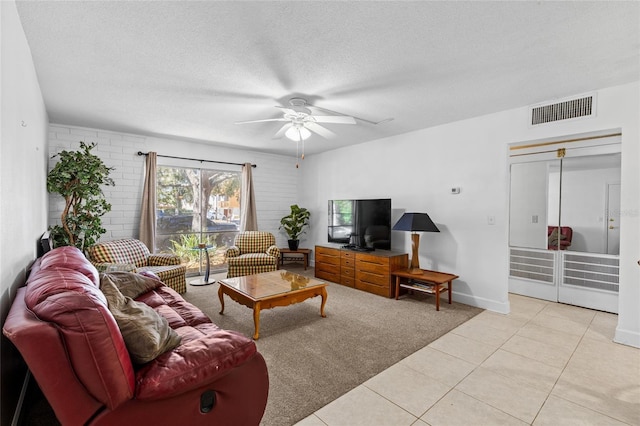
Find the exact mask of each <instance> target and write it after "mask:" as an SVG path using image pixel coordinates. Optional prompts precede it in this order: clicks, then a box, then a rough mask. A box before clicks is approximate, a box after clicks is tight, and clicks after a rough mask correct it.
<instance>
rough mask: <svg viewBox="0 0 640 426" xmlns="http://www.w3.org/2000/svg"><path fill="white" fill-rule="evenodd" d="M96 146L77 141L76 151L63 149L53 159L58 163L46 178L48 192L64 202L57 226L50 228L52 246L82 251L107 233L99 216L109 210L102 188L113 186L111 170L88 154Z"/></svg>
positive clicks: (98, 159) (109, 205) (97, 158)
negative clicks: (72, 247) (56, 195)
mask: <svg viewBox="0 0 640 426" xmlns="http://www.w3.org/2000/svg"><path fill="white" fill-rule="evenodd" d="M95 146H96V144H95V142H94V143H92V144H90V145H87V144H85V143H84V142H80V149H79V150H77V151H66V150H65V151H62V152H61V153H60V154H57V155H54V156H53V157H52V158H55V157H60V160H59V161H58V162H57V163H56V165H55V166H54V167H53V169H51V171H50V172H49V174H48V175H47V191H48V192H51V193H57V194H60V195H61V196H62V198H64V201H65V205H64V209H63V210H62V214H61V215H60V222H61V223H60V225H55V226H52V227H50V228H49V232H50V238H51V239H52V240H53V245H54V246H55V247H59V246H75V247H78V248H79V249H80V250H82V251H83V252H84V251H85V249H86V248H88V247H90V246H92V245H93V244H95V243H96V241H97V240H98V238H100V235H102V234H104V233H105V232H106V230H105V229H104V228H103V227H102V219H101V217H102V216H103V215H104V214H105V213H107V212H109V211H110V210H111V204H109V203H107V201H106V199H105V196H104V193H103V192H102V186H103V185H107V186H113V185H114V182H113V179H111V178H110V177H109V173H110V172H111V170H113V168H111V167H107V166H106V165H105V164H104V163H103V162H102V160H101V159H100V158H99V157H97V156H96V155H94V154H92V153H91V150H92V149H93V148H94V147H95Z"/></svg>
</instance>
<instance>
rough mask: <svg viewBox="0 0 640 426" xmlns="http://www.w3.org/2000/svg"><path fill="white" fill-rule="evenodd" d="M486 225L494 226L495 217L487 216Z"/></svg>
mask: <svg viewBox="0 0 640 426" xmlns="http://www.w3.org/2000/svg"><path fill="white" fill-rule="evenodd" d="M487 223H488V224H489V225H495V224H496V217H495V216H487Z"/></svg>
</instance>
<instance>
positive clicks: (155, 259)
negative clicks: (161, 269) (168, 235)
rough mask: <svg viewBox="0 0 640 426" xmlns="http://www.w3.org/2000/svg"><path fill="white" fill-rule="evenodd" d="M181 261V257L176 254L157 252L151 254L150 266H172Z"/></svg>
mask: <svg viewBox="0 0 640 426" xmlns="http://www.w3.org/2000/svg"><path fill="white" fill-rule="evenodd" d="M180 263H181V261H180V257H179V256H176V255H174V254H163V253H156V254H152V255H150V256H149V266H170V265H179V264H180Z"/></svg>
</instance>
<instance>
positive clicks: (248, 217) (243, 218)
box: [240, 163, 258, 232]
mask: <svg viewBox="0 0 640 426" xmlns="http://www.w3.org/2000/svg"><path fill="white" fill-rule="evenodd" d="M241 194H242V195H241V196H242V203H241V204H240V231H241V232H244V231H257V230H258V215H257V213H256V198H255V196H254V194H253V178H252V177H251V163H244V165H243V166H242V193H241Z"/></svg>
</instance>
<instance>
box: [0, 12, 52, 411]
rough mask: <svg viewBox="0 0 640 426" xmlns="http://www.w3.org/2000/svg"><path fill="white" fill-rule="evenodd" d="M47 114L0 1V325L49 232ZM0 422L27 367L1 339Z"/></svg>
mask: <svg viewBox="0 0 640 426" xmlns="http://www.w3.org/2000/svg"><path fill="white" fill-rule="evenodd" d="M47 125H48V118H47V112H46V110H45V107H44V102H43V100H42V95H41V94H40V85H39V84H38V79H37V76H36V72H35V68H34V65H33V61H32V59H31V51H30V49H29V46H28V44H27V41H26V38H25V35H24V32H23V30H22V24H21V23H20V19H19V17H18V13H17V11H16V6H15V3H14V2H12V1H0V129H1V131H0V237H1V238H0V294H1V297H0V326H1V325H3V324H4V321H5V319H6V316H7V314H8V311H9V307H10V304H11V302H12V301H13V299H14V298H15V293H16V289H17V288H18V287H19V286H20V285H22V284H24V281H25V277H26V272H27V270H28V267H29V266H30V265H31V262H33V260H34V259H35V258H36V254H37V244H38V239H39V237H40V235H42V233H43V232H44V231H45V230H46V229H47V197H46V181H45V179H46V173H47V166H46V165H47V161H46V158H47ZM0 339H1V340H2V343H1V344H0V349H1V352H0V357H1V360H0V370H1V377H2V378H1V388H2V392H1V398H0V423H1V424H10V423H11V422H12V421H13V420H15V419H14V413H15V409H16V406H17V403H18V398H19V395H20V389H21V386H22V384H23V383H24V380H25V374H26V367H25V366H24V365H23V361H22V360H21V357H20V355H19V354H18V352H17V350H16V349H15V348H14V347H13V346H12V345H11V344H9V342H8V340H7V339H6V338H5V337H4V336H1V337H0Z"/></svg>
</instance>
